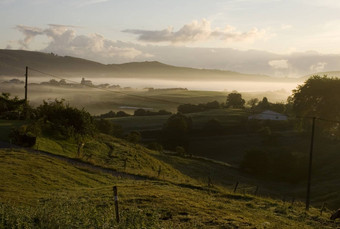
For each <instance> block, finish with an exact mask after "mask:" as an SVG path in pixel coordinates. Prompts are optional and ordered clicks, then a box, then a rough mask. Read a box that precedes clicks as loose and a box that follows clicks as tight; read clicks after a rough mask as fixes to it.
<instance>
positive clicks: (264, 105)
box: [256, 97, 270, 111]
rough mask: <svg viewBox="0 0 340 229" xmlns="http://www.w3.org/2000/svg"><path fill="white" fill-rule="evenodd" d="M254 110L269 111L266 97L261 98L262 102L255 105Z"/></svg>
mask: <svg viewBox="0 0 340 229" xmlns="http://www.w3.org/2000/svg"><path fill="white" fill-rule="evenodd" d="M256 109H258V110H261V111H263V110H268V109H270V103H269V101H268V99H267V97H263V99H262V101H260V102H259V103H258V104H257V106H256Z"/></svg>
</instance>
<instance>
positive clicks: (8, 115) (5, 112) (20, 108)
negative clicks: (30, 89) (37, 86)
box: [0, 93, 28, 119]
mask: <svg viewBox="0 0 340 229" xmlns="http://www.w3.org/2000/svg"><path fill="white" fill-rule="evenodd" d="M25 105H26V106H25ZM25 107H27V108H28V104H26V103H25V100H24V99H19V98H18V97H14V98H13V99H11V98H10V94H9V93H2V94H1V95H0V117H1V118H5V119H20V118H21V117H22V114H23V113H24V110H25Z"/></svg>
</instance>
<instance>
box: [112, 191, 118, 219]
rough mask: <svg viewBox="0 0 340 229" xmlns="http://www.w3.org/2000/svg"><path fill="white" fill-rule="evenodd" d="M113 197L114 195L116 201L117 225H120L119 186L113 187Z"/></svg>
mask: <svg viewBox="0 0 340 229" xmlns="http://www.w3.org/2000/svg"><path fill="white" fill-rule="evenodd" d="M113 195H114V201H115V211H116V220H117V223H119V208H118V191H117V186H113Z"/></svg>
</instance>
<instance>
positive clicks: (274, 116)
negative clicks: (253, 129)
mask: <svg viewBox="0 0 340 229" xmlns="http://www.w3.org/2000/svg"><path fill="white" fill-rule="evenodd" d="M248 119H257V120H277V121H284V120H287V119H288V118H287V116H286V115H284V114H280V113H277V112H275V111H270V110H266V111H263V112H262V113H260V114H255V115H250V116H249V117H248Z"/></svg>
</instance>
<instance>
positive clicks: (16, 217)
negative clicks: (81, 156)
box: [0, 150, 339, 228]
mask: <svg viewBox="0 0 340 229" xmlns="http://www.w3.org/2000/svg"><path fill="white" fill-rule="evenodd" d="M0 158H1V160H0V173H1V174H2V175H1V176H0V183H1V184H2V185H1V188H0V228H13V227H15V228H34V227H35V228H112V227H113V228H333V227H336V226H339V224H334V223H332V222H330V221H329V220H328V219H327V217H326V216H328V215H329V212H327V214H324V216H320V213H319V211H318V210H317V209H314V208H312V209H311V211H310V212H309V213H307V214H306V213H305V212H304V208H303V204H301V203H295V204H294V205H293V206H291V205H290V204H288V203H283V202H281V201H275V200H273V199H268V198H260V197H255V196H252V195H242V194H233V193H231V192H229V191H227V190H224V189H220V188H219V189H215V188H211V189H210V190H209V189H202V190H199V189H191V188H187V187H183V186H180V185H176V184H174V183H169V182H167V181H162V180H158V181H155V180H154V181H152V180H144V181H141V180H131V179H122V178H115V177H112V176H110V175H107V174H104V173H98V172H95V171H91V170H88V169H83V168H77V167H74V166H72V165H70V164H68V163H66V162H63V161H59V160H58V159H52V158H49V157H47V156H43V155H38V154H32V153H27V152H25V151H14V152H13V151H9V150H0ZM113 185H116V186H118V193H119V202H120V210H121V211H120V215H121V218H122V220H121V223H120V224H117V223H116V222H115V218H114V215H115V213H114V207H113V194H112V186H113ZM325 215H326V216H325Z"/></svg>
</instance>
